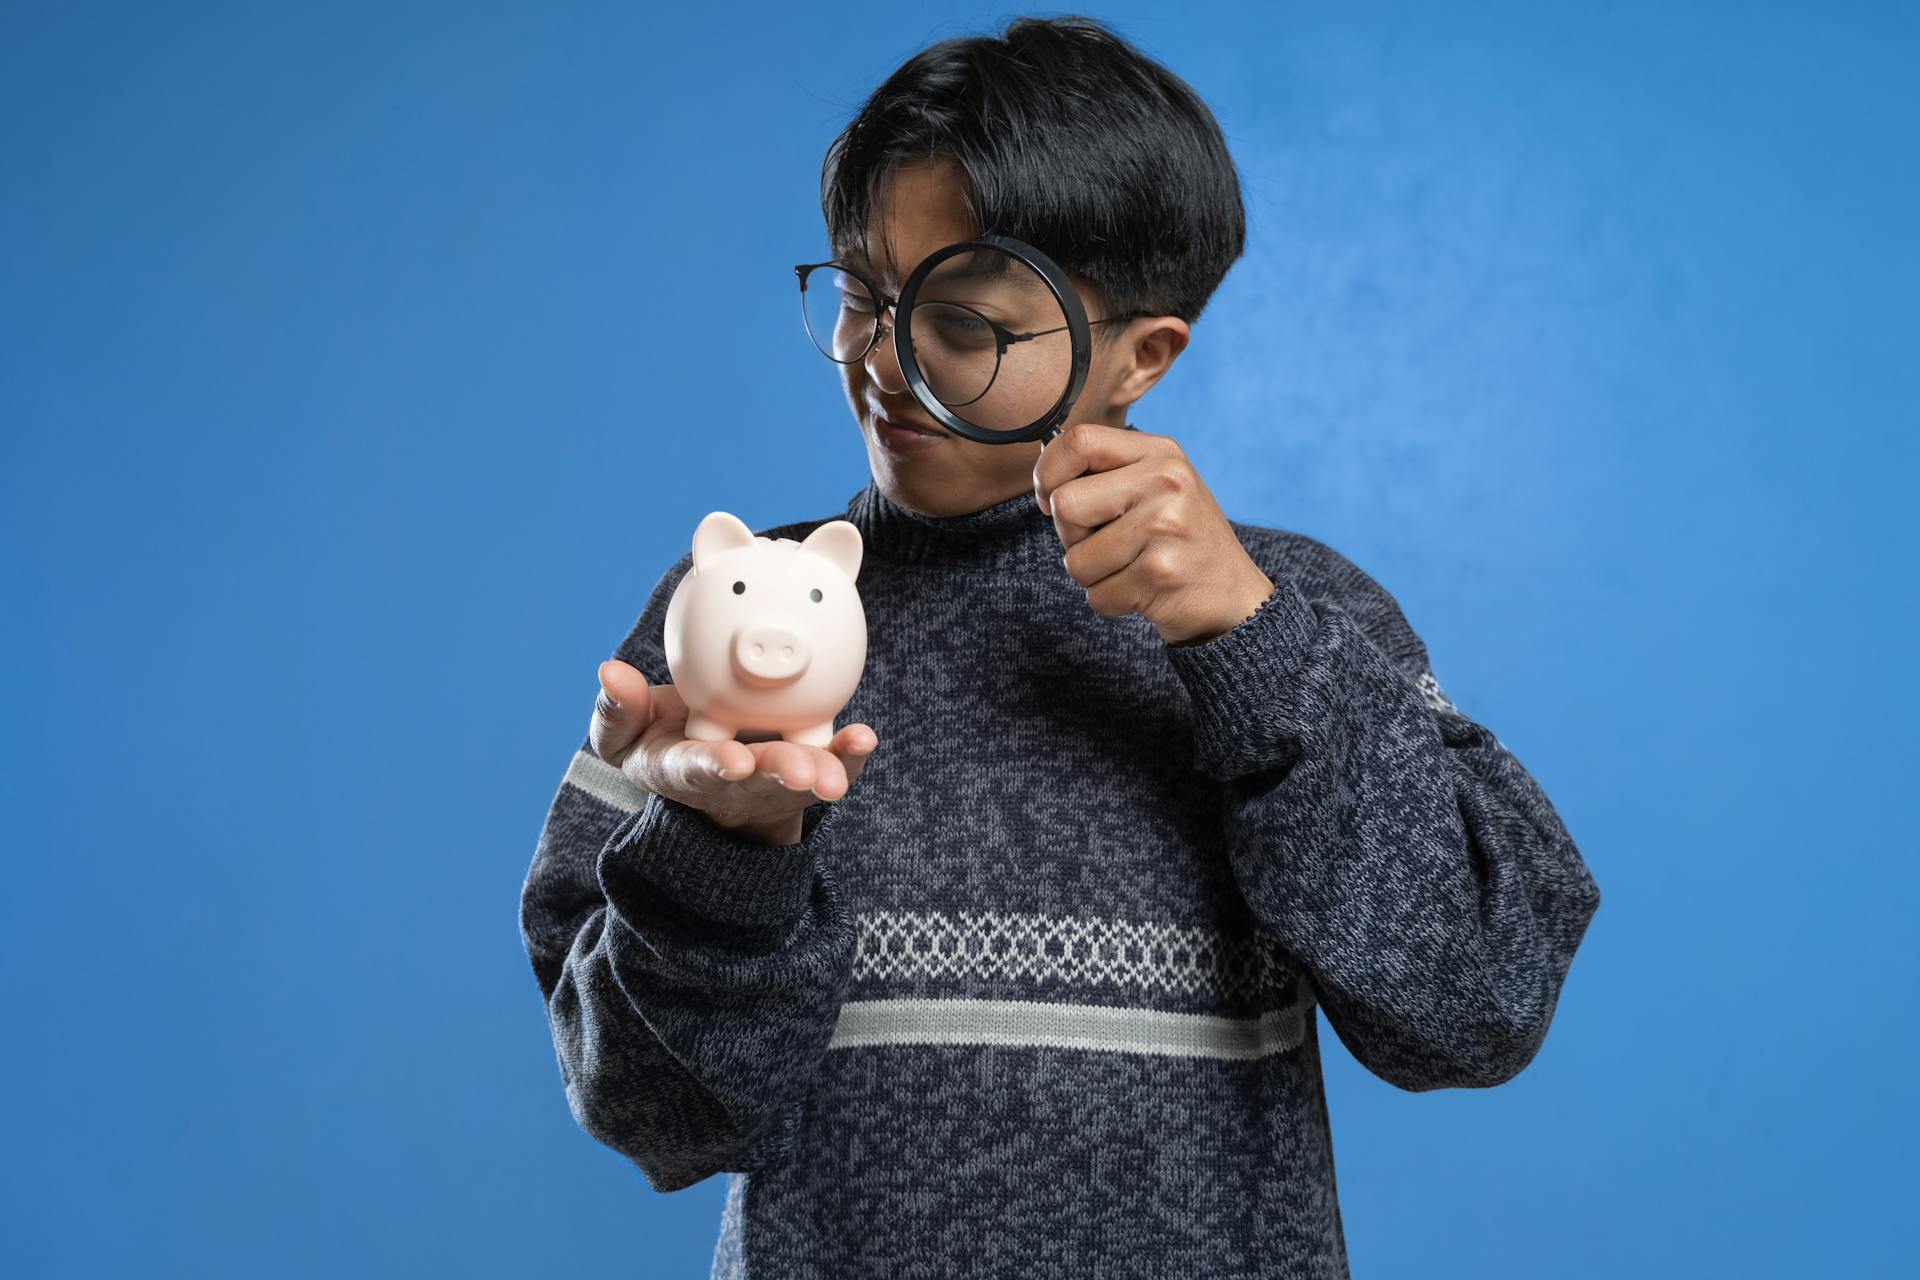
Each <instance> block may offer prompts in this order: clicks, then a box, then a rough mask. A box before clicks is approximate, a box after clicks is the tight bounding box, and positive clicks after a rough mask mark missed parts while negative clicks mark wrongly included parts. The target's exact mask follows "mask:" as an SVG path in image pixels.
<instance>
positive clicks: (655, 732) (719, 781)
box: [631, 722, 753, 796]
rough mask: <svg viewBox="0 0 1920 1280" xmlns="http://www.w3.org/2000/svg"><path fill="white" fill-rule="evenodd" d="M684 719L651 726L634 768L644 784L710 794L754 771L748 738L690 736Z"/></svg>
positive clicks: (684, 792) (677, 792)
mask: <svg viewBox="0 0 1920 1280" xmlns="http://www.w3.org/2000/svg"><path fill="white" fill-rule="evenodd" d="M683 730H684V722H682V723H681V724H674V723H672V722H662V723H658V724H656V725H655V726H654V728H653V729H650V730H648V732H647V735H646V737H645V738H644V739H643V746H644V750H641V751H636V752H634V754H633V757H632V763H633V764H634V765H635V766H636V767H635V768H634V769H633V770H631V772H635V773H638V774H640V775H641V776H639V777H637V778H635V781H637V782H639V783H640V784H641V785H642V786H645V787H647V788H649V789H650V790H655V791H667V792H669V793H672V794H675V795H693V796H707V795H712V794H714V793H715V792H718V791H723V790H725V789H726V788H728V787H731V786H735V785H737V780H738V779H741V778H746V777H749V776H751V775H752V773H753V751H752V749H751V748H750V747H748V745H747V744H746V743H744V742H735V741H726V742H708V741H705V740H703V739H699V738H689V737H687V736H686V734H685V732H684V731H683Z"/></svg>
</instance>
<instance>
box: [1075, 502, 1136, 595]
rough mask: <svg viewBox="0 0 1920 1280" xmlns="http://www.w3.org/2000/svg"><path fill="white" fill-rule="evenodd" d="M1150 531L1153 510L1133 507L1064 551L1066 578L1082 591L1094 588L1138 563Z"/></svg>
mask: <svg viewBox="0 0 1920 1280" xmlns="http://www.w3.org/2000/svg"><path fill="white" fill-rule="evenodd" d="M1152 530H1153V509H1152V508H1151V507H1150V506H1141V507H1135V508H1134V509H1133V510H1131V511H1128V512H1126V513H1125V514H1123V515H1121V516H1120V517H1119V518H1118V519H1116V520H1113V521H1110V522H1109V523H1107V524H1104V525H1102V526H1101V527H1100V528H1098V529H1095V530H1094V531H1093V532H1092V533H1090V534H1088V535H1087V536H1086V537H1085V538H1082V539H1081V540H1080V541H1079V542H1076V543H1074V544H1073V545H1072V546H1071V547H1068V548H1067V554H1066V570H1067V576H1068V577H1070V578H1072V579H1073V580H1074V581H1075V582H1077V583H1079V584H1080V585H1081V586H1083V587H1092V586H1095V585H1096V584H1098V583H1099V582H1100V581H1101V580H1102V579H1104V578H1107V577H1110V576H1111V575H1113V574H1116V573H1119V572H1120V571H1121V570H1123V569H1125V568H1126V567H1127V566H1128V565H1130V564H1132V563H1133V562H1134V561H1135V560H1137V559H1139V557H1140V553H1141V552H1142V551H1143V550H1145V549H1146V545H1147V542H1148V541H1149V539H1150V538H1151V536H1152Z"/></svg>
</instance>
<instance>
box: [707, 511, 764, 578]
mask: <svg viewBox="0 0 1920 1280" xmlns="http://www.w3.org/2000/svg"><path fill="white" fill-rule="evenodd" d="M752 545H753V530H751V529H749V528H747V526H746V524H745V522H743V521H742V520H741V519H740V517H739V516H734V515H728V514H727V513H726V512H724V511H710V512H708V513H707V518H706V519H704V520H702V521H701V522H700V527H699V528H697V529H695V530H694V531H693V567H694V568H695V569H701V568H704V567H705V566H706V564H707V562H708V561H710V560H712V559H713V558H714V557H715V556H717V555H719V554H720V553H721V552H723V551H732V550H733V549H734V548H735V547H748V546H752Z"/></svg>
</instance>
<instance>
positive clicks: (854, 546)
mask: <svg viewBox="0 0 1920 1280" xmlns="http://www.w3.org/2000/svg"><path fill="white" fill-rule="evenodd" d="M800 549H801V550H802V551H811V552H814V553H815V554H816V555H823V556H825V557H826V558H827V559H829V560H831V561H833V563H834V564H835V565H837V566H838V567H839V569H840V571H841V572H842V573H844V574H846V575H847V578H848V580H849V581H851V580H853V579H854V578H857V577H859V576H860V556H861V554H862V553H863V552H864V551H865V550H866V544H865V543H863V542H861V541H860V528H859V526H858V525H856V524H854V523H853V521H851V520H829V521H827V522H826V523H825V524H823V525H821V526H820V527H819V528H818V529H815V530H814V531H813V532H812V533H810V534H808V535H807V538H806V541H805V542H802V543H801V544H800Z"/></svg>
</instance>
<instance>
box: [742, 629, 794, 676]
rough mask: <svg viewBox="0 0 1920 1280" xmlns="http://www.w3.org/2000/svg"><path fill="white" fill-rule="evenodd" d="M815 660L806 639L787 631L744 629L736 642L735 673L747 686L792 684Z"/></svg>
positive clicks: (789, 630)
mask: <svg viewBox="0 0 1920 1280" xmlns="http://www.w3.org/2000/svg"><path fill="white" fill-rule="evenodd" d="M812 660H813V647H812V646H811V645H809V644H808V643H807V639H806V637H805V636H803V635H801V634H800V633H799V632H797V631H793V630H791V629H789V628H787V627H776V626H759V627H743V628H742V629H741V630H740V632H739V633H738V634H737V635H735V636H734V639H733V666H734V670H735V671H736V672H737V673H738V675H739V677H740V679H741V681H742V683H745V684H751V685H760V686H763V687H764V686H767V685H780V684H791V683H792V682H793V681H795V680H798V679H799V678H800V677H801V676H802V675H804V674H806V670H807V664H808V663H809V662H811V661H812Z"/></svg>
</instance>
